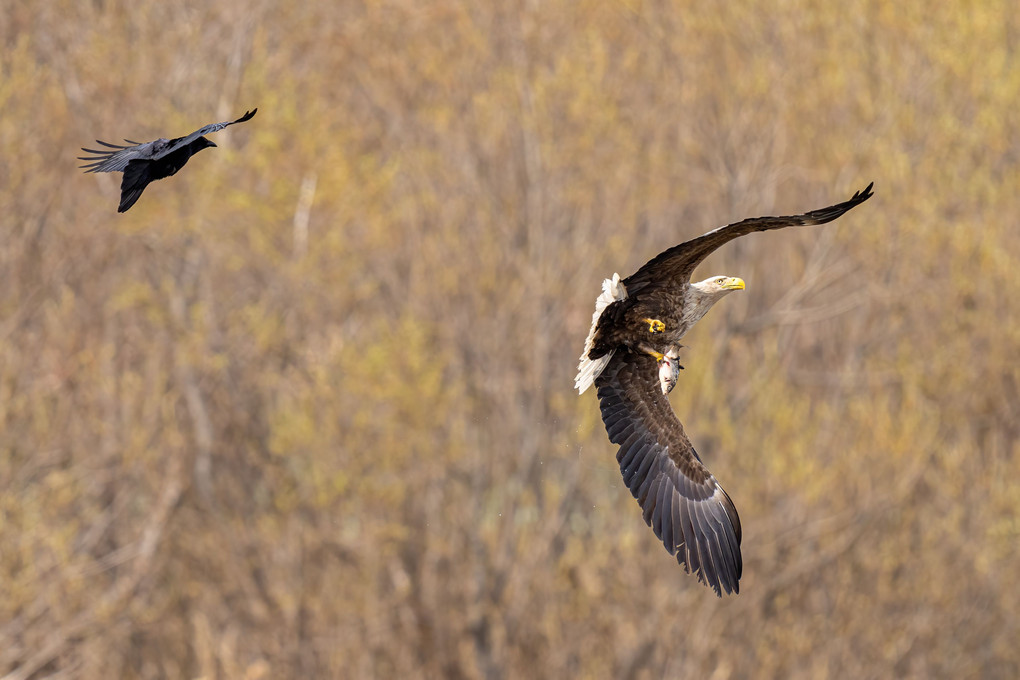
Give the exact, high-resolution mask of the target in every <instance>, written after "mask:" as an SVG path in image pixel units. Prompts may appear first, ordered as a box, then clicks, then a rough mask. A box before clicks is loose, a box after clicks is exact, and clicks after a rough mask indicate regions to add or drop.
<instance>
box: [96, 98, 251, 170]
mask: <svg viewBox="0 0 1020 680" xmlns="http://www.w3.org/2000/svg"><path fill="white" fill-rule="evenodd" d="M257 111H258V109H257V108H256V109H252V110H251V111H247V112H245V114H244V115H243V116H241V117H240V118H238V119H237V120H231V121H227V122H224V123H212V124H211V125H206V126H205V127H203V128H201V129H198V130H195V131H194V132H192V133H191V134H190V135H187V136H186V137H178V138H176V139H169V140H167V139H157V140H155V141H152V142H145V143H142V144H137V143H135V142H132V141H130V140H127V139H125V140H124V141H125V142H128V143H129V144H132V146H121V145H119V144H110V143H109V142H103V141H100V140H98V139H97V140H96V142H97V143H99V144H102V145H103V146H105V147H108V149H110V150H106V149H87V148H85V147H82V149H81V150H82V151H85V152H86V153H90V154H94V155H93V156H79V157H78V160H80V161H88V163H87V164H85V165H82V166H80V167H81V168H82V169H83V170H85V172H123V171H124V169H125V168H127V165H128V163H130V162H131V161H134V160H142V161H154V160H159V159H160V158H162V157H164V156H166V155H167V154H170V153H173V152H174V151H176V150H177V149H180V148H182V147H184V146H187V145H188V144H190V143H191V142H193V141H195V140H196V139H198V138H199V137H202V136H204V135H208V134H211V133H213V132H217V131H219V130H222V129H223V128H225V127H227V126H228V125H234V124H235V123H243V122H244V121H246V120H251V118H252V116H254V115H255V113H256V112H257Z"/></svg>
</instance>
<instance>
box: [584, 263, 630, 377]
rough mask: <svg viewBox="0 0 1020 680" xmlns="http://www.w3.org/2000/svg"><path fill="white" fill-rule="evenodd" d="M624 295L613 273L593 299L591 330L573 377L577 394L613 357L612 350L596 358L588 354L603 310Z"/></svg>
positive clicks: (620, 283)
mask: <svg viewBox="0 0 1020 680" xmlns="http://www.w3.org/2000/svg"><path fill="white" fill-rule="evenodd" d="M626 297H627V289H626V288H625V287H624V285H623V283H622V282H621V281H620V275H619V274H613V278H611V279H606V280H605V281H603V282H602V294H601V295H599V297H598V299H597V300H595V313H594V314H593V315H592V317H591V330H590V331H588V339H587V340H585V341H584V352H583V353H582V354H581V360H580V362H579V363H578V364H577V377H575V378H574V387H575V388H577V392H578V394H584V391H585V390H586V389H588V388H589V387H591V386H592V385H593V384H594V383H595V378H597V377H599V374H600V373H602V370H603V369H604V368H605V367H606V364H608V363H609V360H610V359H612V358H613V353H612V352H609V353H608V354H605V355H603V356H601V357H599V358H598V359H590V358H588V354H589V353H590V352H591V348H592V345H593V344H594V342H595V330H596V329H597V328H598V325H599V317H600V316H602V312H603V310H605V308H606V307H608V306H609V305H610V304H612V303H613V302H616V301H617V300H623V299H624V298H626Z"/></svg>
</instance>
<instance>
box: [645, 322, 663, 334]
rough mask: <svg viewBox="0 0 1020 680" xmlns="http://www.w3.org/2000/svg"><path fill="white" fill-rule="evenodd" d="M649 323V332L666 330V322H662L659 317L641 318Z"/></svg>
mask: <svg viewBox="0 0 1020 680" xmlns="http://www.w3.org/2000/svg"><path fill="white" fill-rule="evenodd" d="M641 320H642V321H644V322H645V323H647V324H648V332H649V333H662V332H663V331H665V330H666V324H664V323H662V322H661V321H659V320H658V319H641Z"/></svg>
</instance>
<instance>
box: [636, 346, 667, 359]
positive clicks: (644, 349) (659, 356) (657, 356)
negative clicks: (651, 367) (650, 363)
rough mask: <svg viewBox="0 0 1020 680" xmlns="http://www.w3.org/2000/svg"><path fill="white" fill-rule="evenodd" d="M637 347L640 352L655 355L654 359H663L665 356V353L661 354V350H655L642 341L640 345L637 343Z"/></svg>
mask: <svg viewBox="0 0 1020 680" xmlns="http://www.w3.org/2000/svg"><path fill="white" fill-rule="evenodd" d="M638 349H639V350H641V351H642V352H644V353H645V354H648V355H651V356H653V357H655V360H656V361H662V360H663V359H665V358H666V355H665V354H663V353H662V352H659V351H657V350H656V349H654V348H653V347H652V346H651V345H646V344H645V343H643V342H642V343H641V344H640V345H638Z"/></svg>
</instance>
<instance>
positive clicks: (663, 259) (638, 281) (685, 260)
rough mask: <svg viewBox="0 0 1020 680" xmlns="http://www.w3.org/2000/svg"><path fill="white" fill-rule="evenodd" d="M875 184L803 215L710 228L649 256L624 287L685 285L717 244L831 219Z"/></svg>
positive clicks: (630, 290)
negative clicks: (702, 233)
mask: <svg viewBox="0 0 1020 680" xmlns="http://www.w3.org/2000/svg"><path fill="white" fill-rule="evenodd" d="M874 184H875V183H874V182H872V183H871V184H869V185H868V186H867V188H866V189H865V190H864V191H858V192H857V193H855V194H854V195H853V197H852V198H851V199H850V200H848V201H844V202H842V203H837V204H836V205H830V206H829V207H827V208H820V209H819V210H812V211H811V212H808V213H804V214H803V215H789V216H786V217H751V218H748V219H746V220H741V221H740V222H734V223H733V224H728V225H726V226H725V227H719V228H718V229H713V230H712V231H710V232H708V233H707V234H704V235H702V236H699V237H697V238H694V239H691V240H690V241H685V242H684V243H681V244H680V245H678V246H673V247H672V248H670V249H668V250H664V251H663V252H661V253H659V255H657V256H656V257H654V258H652V259H651V260H649V261H648V262H647V263H646V264H645V265H644V266H643V267H641V269H638V270H637V271H636V272H634V273H633V274H631V275H630V276H628V277H627V278H626V279H624V280H623V283H624V285H625V286H626V287H627V291H628V293H629V294H630V295H632V296H633V295H637V294H638V293H640V291H641V290H642V289H643V288H645V287H646V286H648V285H649V284H654V285H657V286H662V285H670V284H672V285H684V284H686V283H687V282H688V281H690V279H691V274H693V273H694V269H695V268H696V267H697V266H698V265H699V264H701V262H702V260H704V259H705V258H706V257H708V256H709V255H710V254H712V252H713V251H715V249H716V248H718V247H719V246H721V245H723V244H725V243H728V242H729V241H732V240H733V239H735V238H737V237H739V236H743V235H744V234H750V233H751V232H753V231H769V230H771V229H783V228H784V227H802V226H808V225H813V224H825V223H826V222H831V221H833V220H834V219H836V218H837V217H839V216H840V215H842V214H843V213H845V212H847V211H848V210H851V209H852V208H854V207H856V206H858V205H860V204H861V203H863V202H864V201H866V200H868V199H869V198H871V196H872V193H871V187H872V186H874Z"/></svg>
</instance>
